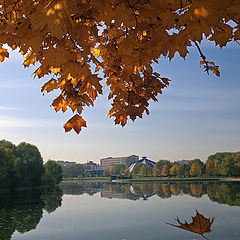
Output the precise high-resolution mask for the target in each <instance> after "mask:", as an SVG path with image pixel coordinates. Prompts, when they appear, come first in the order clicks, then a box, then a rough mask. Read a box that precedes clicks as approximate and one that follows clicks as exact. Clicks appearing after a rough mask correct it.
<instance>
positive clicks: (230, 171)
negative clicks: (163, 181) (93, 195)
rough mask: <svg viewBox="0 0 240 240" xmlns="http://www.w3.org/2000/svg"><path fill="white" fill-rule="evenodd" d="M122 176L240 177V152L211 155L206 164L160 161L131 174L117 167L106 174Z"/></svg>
mask: <svg viewBox="0 0 240 240" xmlns="http://www.w3.org/2000/svg"><path fill="white" fill-rule="evenodd" d="M111 173H114V174H116V175H120V176H123V177H127V178H139V177H172V178H176V177H177V178H193V177H239V176H240V152H233V153H230V152H225V153H216V154H214V155H210V156H209V157H208V159H207V161H206V162H205V163H204V162H202V161H201V160H200V159H194V160H190V161H184V162H183V163H181V161H180V162H170V161H168V160H160V161H158V162H157V163H156V164H155V166H154V167H153V168H151V167H149V166H147V165H145V164H143V163H139V164H136V165H135V166H134V168H133V170H132V172H129V170H128V167H126V168H125V169H124V168H123V166H120V165H116V166H114V167H112V168H111V169H110V171H109V172H108V171H107V170H106V171H105V172H104V174H105V176H109V175H112V174H111Z"/></svg>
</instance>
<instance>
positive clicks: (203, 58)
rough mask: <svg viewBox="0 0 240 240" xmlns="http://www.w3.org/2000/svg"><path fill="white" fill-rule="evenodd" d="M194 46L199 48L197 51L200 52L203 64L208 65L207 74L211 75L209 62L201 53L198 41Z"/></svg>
mask: <svg viewBox="0 0 240 240" xmlns="http://www.w3.org/2000/svg"><path fill="white" fill-rule="evenodd" d="M194 44H195V46H196V47H197V50H198V52H199V54H200V57H201V58H202V60H203V62H204V63H205V65H206V72H207V74H209V66H208V62H207V61H206V57H205V56H204V55H203V53H202V51H201V49H200V47H199V45H198V44H197V42H196V41H195V42H194Z"/></svg>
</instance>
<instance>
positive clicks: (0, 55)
mask: <svg viewBox="0 0 240 240" xmlns="http://www.w3.org/2000/svg"><path fill="white" fill-rule="evenodd" d="M8 57H9V53H8V51H7V49H5V48H0V62H3V61H4V59H5V58H8Z"/></svg>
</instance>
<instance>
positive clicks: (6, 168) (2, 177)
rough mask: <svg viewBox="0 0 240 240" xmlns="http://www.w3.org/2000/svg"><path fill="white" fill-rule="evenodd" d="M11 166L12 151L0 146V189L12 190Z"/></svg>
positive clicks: (12, 176)
mask: <svg viewBox="0 0 240 240" xmlns="http://www.w3.org/2000/svg"><path fill="white" fill-rule="evenodd" d="M13 164H14V154H13V151H12V149H10V148H8V147H3V146H1V145H0V188H14V174H13Z"/></svg>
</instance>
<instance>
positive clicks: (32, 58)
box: [23, 52, 35, 67]
mask: <svg viewBox="0 0 240 240" xmlns="http://www.w3.org/2000/svg"><path fill="white" fill-rule="evenodd" d="M25 59H26V60H25V61H24V62H23V65H24V67H29V66H30V65H31V64H33V65H34V64H35V56H34V54H33V53H32V52H30V53H28V55H27V56H26V58H25Z"/></svg>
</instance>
